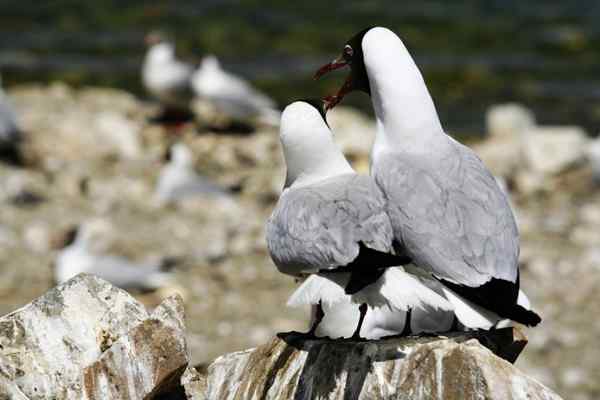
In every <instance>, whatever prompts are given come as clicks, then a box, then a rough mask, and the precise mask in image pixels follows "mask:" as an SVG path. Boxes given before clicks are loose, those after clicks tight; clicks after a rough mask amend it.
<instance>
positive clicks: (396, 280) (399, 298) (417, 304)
mask: <svg viewBox="0 0 600 400" xmlns="http://www.w3.org/2000/svg"><path fill="white" fill-rule="evenodd" d="M349 279H350V274H349V273H338V274H327V275H318V274H315V275H311V276H310V277H308V279H306V280H305V281H304V282H303V283H302V284H301V285H300V287H299V288H298V289H296V291H295V292H294V293H293V294H292V296H291V297H290V299H289V300H288V302H287V305H288V306H289V307H299V306H302V305H306V304H318V303H319V301H320V302H322V304H323V305H328V306H331V305H333V304H336V303H339V302H346V303H350V302H351V303H355V304H362V303H366V304H368V305H369V306H370V307H372V308H373V307H375V308H378V307H384V306H385V307H394V308H396V309H398V310H403V311H406V310H407V309H408V308H419V309H423V310H425V309H441V310H451V309H452V305H451V304H450V303H449V302H448V301H447V300H446V299H444V298H443V297H442V296H440V295H439V294H437V293H435V292H434V291H433V290H431V289H429V288H428V287H427V286H425V285H424V284H422V283H421V281H420V280H419V279H418V278H416V277H414V276H412V275H410V274H408V273H406V272H405V271H404V269H403V268H402V267H394V268H388V269H387V270H386V271H385V273H384V274H383V275H382V276H381V278H379V279H378V280H377V281H376V282H375V283H373V284H371V285H369V286H366V287H365V288H363V289H362V290H361V291H360V292H358V293H355V294H353V295H347V294H346V293H345V291H344V288H345V287H346V285H347V283H348V280H349Z"/></svg>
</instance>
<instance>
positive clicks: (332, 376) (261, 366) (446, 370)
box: [182, 329, 560, 400]
mask: <svg viewBox="0 0 600 400" xmlns="http://www.w3.org/2000/svg"><path fill="white" fill-rule="evenodd" d="M503 331H504V332H503V334H500V333H501V332H496V333H489V334H483V333H478V332H474V333H465V334H461V335H457V336H454V337H453V338H451V339H449V338H441V337H413V338H389V339H384V340H380V341H374V342H351V341H327V340H306V339H303V338H302V337H301V336H298V335H296V334H287V335H280V337H278V338H274V339H272V340H271V341H270V342H269V343H267V344H265V345H263V346H260V347H257V348H255V349H250V350H246V351H241V352H237V353H231V354H227V355H225V356H222V357H219V358H218V359H217V360H215V361H214V362H213V363H212V364H210V365H209V366H208V368H207V369H206V371H204V372H203V371H193V370H188V371H187V372H186V374H185V375H184V379H183V380H182V383H183V384H184V386H185V387H186V392H187V394H188V398H189V399H195V400H199V399H211V400H216V399H295V400H300V399H355V398H358V399H407V400H408V399H411V400H418V399H444V400H452V399H461V400H462V399H503V400H504V399H514V400H517V399H523V400H525V399H528V400H536V399H540V400H541V399H544V400H551V399H557V400H558V399H560V397H559V396H558V395H556V394H555V393H553V392H552V391H551V390H550V389H548V388H546V387H545V386H543V385H542V384H540V383H538V382H536V381H535V380H533V379H531V378H528V377H527V376H526V375H524V374H523V373H522V372H520V371H519V370H518V369H517V368H515V367H514V366H513V365H512V364H510V363H509V362H507V361H505V360H503V359H501V358H499V357H497V356H495V355H494V354H493V353H492V351H490V350H489V349H487V348H485V347H484V346H482V345H481V344H480V341H481V342H482V343H483V344H485V345H486V346H490V347H491V348H492V349H493V350H495V351H496V352H498V353H505V354H511V355H512V356H514V355H515V350H516V354H518V353H519V352H520V351H521V350H522V348H523V338H522V337H516V338H515V339H514V341H510V340H509V341H506V336H505V335H504V334H505V333H507V332H512V329H508V330H503ZM474 337H478V339H479V341H478V339H474ZM514 346H516V347H517V348H516V349H515V348H514Z"/></svg>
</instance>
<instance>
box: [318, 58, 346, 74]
mask: <svg viewBox="0 0 600 400" xmlns="http://www.w3.org/2000/svg"><path fill="white" fill-rule="evenodd" d="M346 65H348V62H347V61H346V60H344V58H343V57H339V58H336V59H335V60H333V61H332V62H330V63H328V64H325V65H323V66H322V67H321V68H319V69H318V71H317V72H316V73H315V76H314V78H315V79H319V78H320V77H322V76H323V75H326V74H328V73H330V72H331V71H335V70H336V69H340V68H344V67H345V66H346Z"/></svg>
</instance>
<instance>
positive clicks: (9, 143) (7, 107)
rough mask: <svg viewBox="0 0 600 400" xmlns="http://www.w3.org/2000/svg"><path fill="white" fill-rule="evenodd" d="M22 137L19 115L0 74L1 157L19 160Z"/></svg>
mask: <svg viewBox="0 0 600 400" xmlns="http://www.w3.org/2000/svg"><path fill="white" fill-rule="evenodd" d="M21 139H22V135H21V131H20V130H19V126H18V124H17V117H16V114H15V111H14V109H13V107H12V105H11V104H10V101H9V99H8V97H7V96H6V94H5V93H4V90H3V89H2V76H1V75H0V158H6V159H7V160H10V161H15V162H16V161H18V159H19V157H18V145H19V143H20V142H21Z"/></svg>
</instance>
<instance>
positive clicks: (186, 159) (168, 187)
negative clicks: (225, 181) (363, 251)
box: [154, 143, 229, 205]
mask: <svg viewBox="0 0 600 400" xmlns="http://www.w3.org/2000/svg"><path fill="white" fill-rule="evenodd" d="M168 161H169V162H168V163H167V165H165V166H164V167H163V168H162V170H161V171H160V174H159V176H158V182H157V184H156V190H155V193H154V199H155V202H156V203H157V204H159V205H161V204H166V203H171V202H177V201H180V200H184V199H187V198H191V197H197V196H213V197H221V198H229V196H228V193H227V192H226V191H225V190H224V189H222V188H221V187H220V186H218V185H217V184H215V183H213V182H211V181H209V180H208V178H206V177H203V176H200V175H198V173H197V172H196V171H195V170H194V160H193V156H192V152H191V150H190V149H189V148H188V147H187V146H186V145H185V144H183V143H175V144H174V145H173V146H171V148H170V149H169V151H168Z"/></svg>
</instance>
